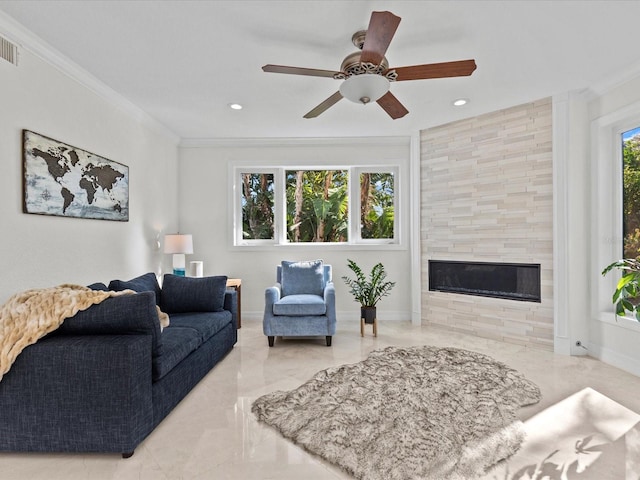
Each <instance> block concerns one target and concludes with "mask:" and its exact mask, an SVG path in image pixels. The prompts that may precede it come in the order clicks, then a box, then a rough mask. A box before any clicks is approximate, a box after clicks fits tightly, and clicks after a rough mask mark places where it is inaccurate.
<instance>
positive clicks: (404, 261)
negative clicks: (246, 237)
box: [179, 137, 411, 321]
mask: <svg viewBox="0 0 640 480" xmlns="http://www.w3.org/2000/svg"><path fill="white" fill-rule="evenodd" d="M409 150H410V138H408V137H407V138H406V139H399V140H395V139H394V140H392V141H389V139H375V138H372V139H339V140H323V139H318V140H310V141H305V140H301V139H298V140H287V139H281V140H264V141H250V140H246V141H242V140H238V141H237V142H224V141H221V142H204V143H203V144H198V142H184V143H183V146H182V147H181V148H180V187H179V192H180V193H179V204H180V231H181V232H184V233H191V234H192V235H193V242H194V252H195V253H194V254H193V255H188V256H187V263H188V262H189V261H191V260H203V261H204V273H205V275H217V274H218V275H228V276H229V277H238V278H242V318H243V321H245V320H248V319H256V320H257V319H261V318H262V312H263V310H264V291H265V288H267V287H269V286H271V285H273V283H274V282H275V267H276V265H278V264H279V263H280V261H281V260H303V259H316V258H321V259H323V260H324V261H325V262H326V263H330V264H332V265H333V269H334V272H333V276H334V283H335V286H336V309H337V311H338V318H339V319H349V318H352V319H354V320H355V319H358V318H359V307H358V304H356V303H355V302H354V301H353V298H352V297H351V295H350V294H349V292H348V289H347V287H346V286H345V284H344V282H343V281H342V279H341V278H340V277H342V276H343V275H350V274H351V271H350V270H348V269H347V266H346V264H347V258H351V259H353V260H355V261H356V262H358V264H359V265H361V266H362V267H363V268H364V269H366V271H368V270H369V269H370V268H371V267H372V266H373V265H374V264H375V263H377V262H382V263H383V264H384V265H385V267H386V270H387V272H388V279H389V280H392V281H396V282H397V284H396V287H395V288H394V289H393V290H392V292H391V294H390V296H389V297H385V298H384V299H383V300H382V301H381V302H380V304H379V305H378V318H379V319H380V320H396V319H402V320H410V319H411V268H410V266H411V265H410V243H409V242H410V235H409V232H410V230H409V227H410V226H409V221H410V215H409V213H410V212H409V194H410V192H409V185H410V179H409V156H410V155H409V153H410V152H409ZM338 161H347V162H349V163H351V164H352V165H374V164H386V165H389V164H391V165H399V166H400V173H399V177H400V191H401V195H402V205H403V206H404V207H405V208H404V209H403V210H404V211H403V212H402V213H401V215H402V217H401V218H402V220H401V223H402V227H401V235H402V239H403V245H402V248H401V249H390V248H389V247H388V246H386V247H385V246H381V247H377V248H376V249H363V248H358V247H351V246H335V245H334V246H325V245H320V246H301V245H292V246H274V247H270V248H266V249H265V248H262V249H251V248H246V247H233V246H232V245H231V231H230V229H231V221H230V218H231V217H230V214H231V213H230V212H231V209H232V204H231V189H232V184H231V182H230V181H229V170H228V169H229V168H232V165H233V163H234V162H242V163H244V164H250V165H253V166H259V165H271V166H273V165H282V164H289V165H292V164H293V165H313V166H322V165H335V164H336V162H338ZM283 162H284V163H283Z"/></svg>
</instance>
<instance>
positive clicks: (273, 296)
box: [264, 283, 282, 313]
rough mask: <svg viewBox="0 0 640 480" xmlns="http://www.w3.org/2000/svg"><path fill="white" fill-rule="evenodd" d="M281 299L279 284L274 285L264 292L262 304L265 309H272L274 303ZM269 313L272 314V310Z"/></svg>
mask: <svg viewBox="0 0 640 480" xmlns="http://www.w3.org/2000/svg"><path fill="white" fill-rule="evenodd" d="M281 297H282V287H281V286H280V284H279V283H276V284H275V285H274V286H273V287H269V288H267V289H266V290H265V292H264V303H265V308H269V307H272V306H273V304H274V303H276V302H277V301H278V300H280V298H281ZM270 313H273V310H272V309H270Z"/></svg>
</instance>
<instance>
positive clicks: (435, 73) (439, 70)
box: [387, 60, 476, 82]
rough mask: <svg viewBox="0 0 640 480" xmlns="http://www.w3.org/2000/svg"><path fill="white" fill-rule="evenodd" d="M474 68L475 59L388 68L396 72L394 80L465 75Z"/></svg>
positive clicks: (470, 72) (469, 73)
mask: <svg viewBox="0 0 640 480" xmlns="http://www.w3.org/2000/svg"><path fill="white" fill-rule="evenodd" d="M475 69H476V61H475V60H460V61H457V62H444V63H429V64H426V65H413V66H410V67H396V68H390V69H389V70H387V71H390V70H395V71H396V73H397V74H398V77H397V78H396V82H401V81H403V80H425V79H427V78H446V77H467V76H469V75H471V74H472V73H473V71H474V70H475Z"/></svg>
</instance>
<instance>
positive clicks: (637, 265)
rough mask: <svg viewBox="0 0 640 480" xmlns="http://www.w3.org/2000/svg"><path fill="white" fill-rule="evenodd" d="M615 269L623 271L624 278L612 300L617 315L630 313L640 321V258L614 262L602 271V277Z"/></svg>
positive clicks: (617, 286)
mask: <svg viewBox="0 0 640 480" xmlns="http://www.w3.org/2000/svg"><path fill="white" fill-rule="evenodd" d="M613 269H617V270H621V271H622V278H621V279H620V281H619V282H618V284H617V285H616V291H615V292H613V297H612V299H611V300H612V302H613V303H614V304H615V306H616V315H619V316H623V315H624V314H625V312H630V313H631V314H632V315H633V316H634V317H635V318H636V320H638V321H640V257H639V258H623V259H622V260H618V261H617V262H613V263H612V264H611V265H609V266H607V267H606V268H605V269H604V270H603V271H602V275H603V276H604V275H606V274H607V273H609V272H610V271H611V270H613Z"/></svg>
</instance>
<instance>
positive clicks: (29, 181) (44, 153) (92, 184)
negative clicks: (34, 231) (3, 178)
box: [22, 130, 129, 222]
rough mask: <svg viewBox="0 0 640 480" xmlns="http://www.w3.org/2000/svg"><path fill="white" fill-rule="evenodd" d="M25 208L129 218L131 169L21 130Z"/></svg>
mask: <svg viewBox="0 0 640 480" xmlns="http://www.w3.org/2000/svg"><path fill="white" fill-rule="evenodd" d="M22 134H23V138H22V140H23V156H24V206H23V209H24V212H25V213H35V214H39V215H57V216H62V217H76V218H94V219H99V220H117V221H121V222H127V221H128V220H129V167H127V166H126V165H122V164H120V163H117V162H114V161H112V160H107V159H106V158H103V157H100V156H98V155H95V154H93V153H90V152H86V151H84V150H81V149H79V148H76V147H72V146H71V145H67V144H66V143H62V142H58V141H56V140H53V139H51V138H48V137H45V136H43V135H40V134H38V133H35V132H31V131H29V130H23V132H22Z"/></svg>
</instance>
